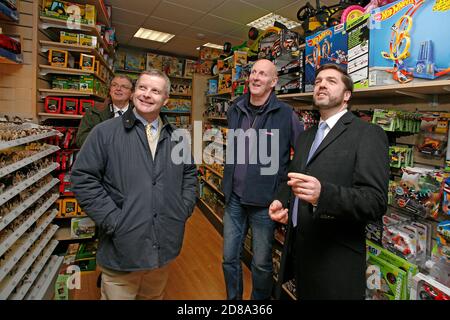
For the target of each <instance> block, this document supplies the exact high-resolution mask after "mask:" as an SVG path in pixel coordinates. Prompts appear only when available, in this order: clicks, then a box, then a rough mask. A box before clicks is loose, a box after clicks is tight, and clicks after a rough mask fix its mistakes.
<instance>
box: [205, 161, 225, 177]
mask: <svg viewBox="0 0 450 320" xmlns="http://www.w3.org/2000/svg"><path fill="white" fill-rule="evenodd" d="M204 167H205V168H206V169H208V170H209V171H211V172H212V173H214V174H215V175H216V176H218V177H219V178H222V179H223V174H220V173H219V172H218V171H216V170H215V169H213V168H212V167H211V166H209V165H207V164H204Z"/></svg>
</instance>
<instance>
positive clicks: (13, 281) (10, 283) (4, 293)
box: [0, 236, 58, 300]
mask: <svg viewBox="0 0 450 320" xmlns="http://www.w3.org/2000/svg"><path fill="white" fill-rule="evenodd" d="M50 239H51V237H48V236H46V237H45V238H44V239H42V240H41V241H42V242H40V243H39V244H37V246H36V248H35V249H34V250H33V252H32V253H31V254H30V255H29V256H27V257H26V258H25V260H24V261H23V262H22V263H21V264H20V266H19V268H18V270H17V272H16V273H15V274H14V275H13V276H10V277H8V278H6V279H5V280H4V281H3V282H2V285H1V287H0V299H2V300H6V299H7V298H8V297H9V296H10V295H11V293H12V292H13V291H14V289H15V288H16V286H17V285H18V284H19V282H20V280H22V278H23V276H24V275H25V274H26V273H27V271H28V269H29V268H30V267H31V265H32V264H33V262H34V261H35V260H36V258H37V257H38V256H39V255H40V254H41V253H43V258H46V259H45V261H47V260H48V258H49V257H50V255H51V254H52V252H53V250H55V248H56V246H57V245H58V241H55V240H52V241H51V242H50ZM49 242H50V243H49ZM47 244H48V245H47ZM25 283H26V282H25Z"/></svg>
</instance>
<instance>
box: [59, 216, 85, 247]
mask: <svg viewBox="0 0 450 320" xmlns="http://www.w3.org/2000/svg"><path fill="white" fill-rule="evenodd" d="M71 218H76V217H71ZM92 238H93V237H86V238H84V237H83V238H72V235H71V233H70V227H67V228H59V229H58V231H57V232H56V235H55V239H56V240H58V241H67V240H79V241H80V240H86V239H92Z"/></svg>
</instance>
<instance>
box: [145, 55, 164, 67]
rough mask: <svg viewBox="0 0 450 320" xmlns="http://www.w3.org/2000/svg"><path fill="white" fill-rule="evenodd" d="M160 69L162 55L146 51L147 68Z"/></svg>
mask: <svg viewBox="0 0 450 320" xmlns="http://www.w3.org/2000/svg"><path fill="white" fill-rule="evenodd" d="M150 69H156V70H162V56H160V55H158V54H155V53H150V52H147V70H150Z"/></svg>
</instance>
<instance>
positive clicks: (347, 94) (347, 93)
mask: <svg viewBox="0 0 450 320" xmlns="http://www.w3.org/2000/svg"><path fill="white" fill-rule="evenodd" d="M351 97H352V93H351V91H350V90H345V91H344V102H346V103H347V102H349V100H350V98H351Z"/></svg>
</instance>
